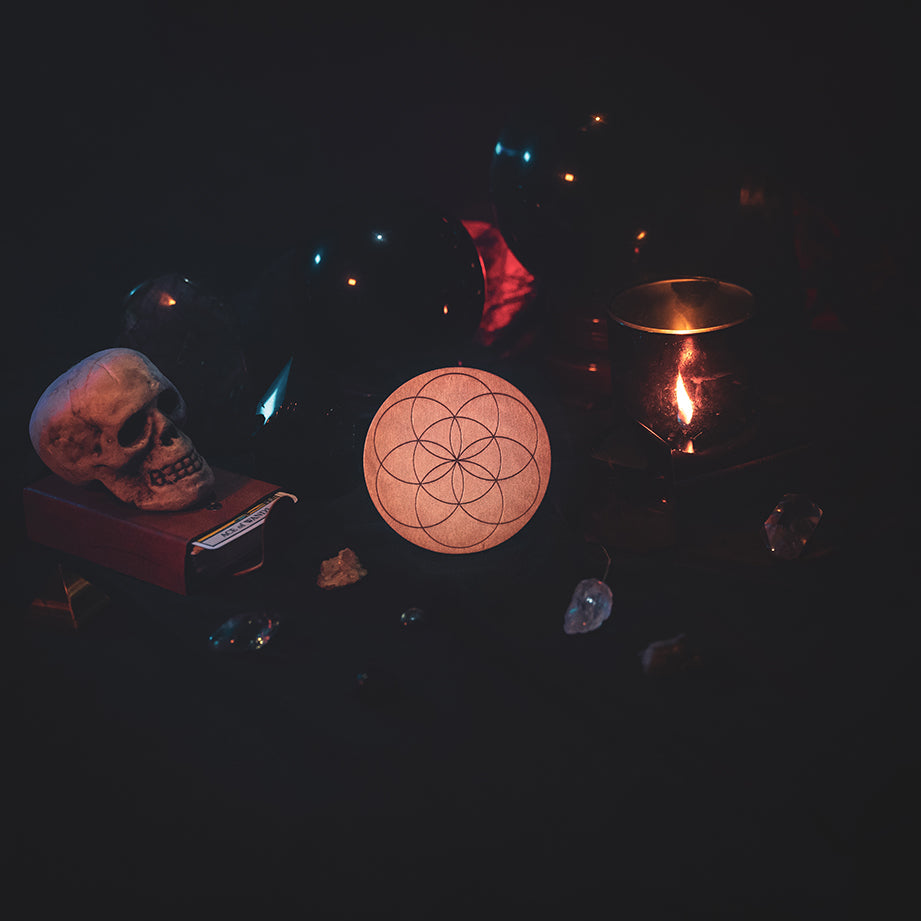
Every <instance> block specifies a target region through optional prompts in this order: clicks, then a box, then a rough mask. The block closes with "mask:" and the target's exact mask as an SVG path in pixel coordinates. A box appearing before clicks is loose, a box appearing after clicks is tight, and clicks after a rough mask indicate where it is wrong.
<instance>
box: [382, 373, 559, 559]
mask: <svg viewBox="0 0 921 921" xmlns="http://www.w3.org/2000/svg"><path fill="white" fill-rule="evenodd" d="M364 466H365V481H366V483H367V486H368V491H369V493H370V495H371V499H372V501H373V502H374V504H375V506H376V507H377V509H378V511H379V512H380V513H381V515H382V516H383V518H384V520H385V521H387V522H388V524H390V526H391V527H392V528H393V529H394V530H395V531H397V532H398V533H399V534H401V535H402V536H403V537H405V538H406V539H407V540H410V541H412V542H413V543H415V544H418V545H419V546H422V547H426V548H428V549H430V550H436V551H439V552H441V553H471V552H474V551H479V550H485V549H487V548H489V547H492V546H495V545H496V544H499V543H501V542H502V541H504V540H507V539H508V538H509V537H511V536H512V535H513V534H515V533H516V532H517V531H519V530H520V529H521V528H522V527H523V526H524V525H525V524H526V523H527V522H528V521H529V520H530V518H531V516H532V515H533V514H534V512H535V511H536V510H537V507H538V506H539V505H540V502H541V500H542V499H543V497H544V493H545V492H546V489H547V481H548V478H549V475H550V444H549V440H548V438H547V432H546V429H545V428H544V424H543V422H542V421H541V418H540V416H539V415H538V413H537V411H536V410H535V409H534V407H533V406H532V405H531V403H530V402H529V401H528V399H527V398H526V397H525V396H524V395H523V394H522V393H521V392H520V391H519V390H517V389H516V388H515V387H513V386H512V385H511V384H509V383H508V382H507V381H504V380H502V378H499V377H497V376H495V375H493V374H489V373H487V372H485V371H477V370H475V369H470V368H446V369H441V370H438V371H430V372H428V373H426V374H423V375H420V376H419V377H416V378H413V380H411V381H409V382H407V383H406V384H404V385H403V386H402V387H400V388H398V389H397V390H396V391H395V392H394V393H393V394H391V396H390V397H389V398H388V399H387V400H386V401H385V402H384V404H383V406H381V408H380V409H379V410H378V412H377V415H376V416H375V417H374V420H373V421H372V423H371V427H370V429H369V431H368V437H367V439H366V441H365V451H364Z"/></svg>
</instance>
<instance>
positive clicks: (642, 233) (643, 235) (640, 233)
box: [636, 230, 646, 240]
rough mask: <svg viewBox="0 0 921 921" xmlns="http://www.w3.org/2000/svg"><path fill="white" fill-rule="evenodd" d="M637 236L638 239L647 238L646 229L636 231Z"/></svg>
mask: <svg viewBox="0 0 921 921" xmlns="http://www.w3.org/2000/svg"><path fill="white" fill-rule="evenodd" d="M636 238H637V240H645V239H646V231H645V230H638V231H637V232H636Z"/></svg>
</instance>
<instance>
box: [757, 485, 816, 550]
mask: <svg viewBox="0 0 921 921" xmlns="http://www.w3.org/2000/svg"><path fill="white" fill-rule="evenodd" d="M821 520H822V509H820V508H819V507H818V506H817V505H816V504H815V502H813V501H812V500H811V499H809V498H807V497H806V496H803V495H800V494H799V493H787V494H786V495H785V496H784V497H783V498H782V499H781V500H780V501H779V502H778V503H777V504H776V505H775V506H774V508H773V509H772V510H771V514H770V515H768V517H767V519H766V520H765V522H764V538H765V540H766V541H767V545H768V547H769V548H770V549H771V550H772V551H773V552H774V553H775V554H776V555H777V556H779V557H780V558H781V559H784V560H795V559H796V558H797V557H798V556H799V555H800V554H801V553H802V552H803V549H804V547H805V546H806V544H807V542H808V541H809V539H810V538H811V537H812V535H813V534H814V533H815V529H816V528H817V527H818V525H819V522H820V521H821Z"/></svg>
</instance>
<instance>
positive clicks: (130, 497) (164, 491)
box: [100, 458, 214, 512]
mask: <svg viewBox="0 0 921 921" xmlns="http://www.w3.org/2000/svg"><path fill="white" fill-rule="evenodd" d="M201 463H202V466H201V469H200V470H198V471H196V472H195V473H189V474H186V475H185V476H183V477H182V478H181V479H178V480H176V482H174V483H163V484H162V485H159V486H157V485H154V484H153V483H151V480H150V476H149V475H148V474H146V473H141V474H139V475H138V476H136V477H124V476H105V477H100V482H101V483H102V484H103V486H105V487H106V489H108V490H109V492H111V493H112V494H113V495H114V496H116V497H117V498H118V499H121V500H122V502H127V503H128V504H129V505H134V506H136V507H137V508H139V509H141V510H142V511H145V512H180V511H182V510H183V509H187V508H191V507H192V506H194V505H197V504H198V503H200V502H202V501H203V500H204V499H206V498H207V497H208V496H209V495H210V494H211V492H212V490H213V488H214V473H213V472H212V470H211V468H210V467H209V466H208V462H207V461H206V460H205V459H204V458H201Z"/></svg>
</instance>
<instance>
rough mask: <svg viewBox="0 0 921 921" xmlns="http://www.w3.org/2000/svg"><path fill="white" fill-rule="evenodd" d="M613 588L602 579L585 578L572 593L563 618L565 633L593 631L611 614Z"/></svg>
mask: <svg viewBox="0 0 921 921" xmlns="http://www.w3.org/2000/svg"><path fill="white" fill-rule="evenodd" d="M612 603H613V597H612V595H611V589H610V588H609V587H608V585H607V584H606V583H605V582H602V581H601V580H600V579H583V580H582V581H581V582H580V583H579V584H578V585H577V586H576V589H575V591H574V592H573V593H572V600H571V601H570V602H569V607H568V608H567V609H566V616H565V618H564V620H563V632H564V633H569V634H573V633H591V631H592V630H597V629H598V628H599V627H600V626H601V625H602V624H603V623H604V622H605V621H606V620H607V619H608V618H609V617H610V616H611V604H612Z"/></svg>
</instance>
